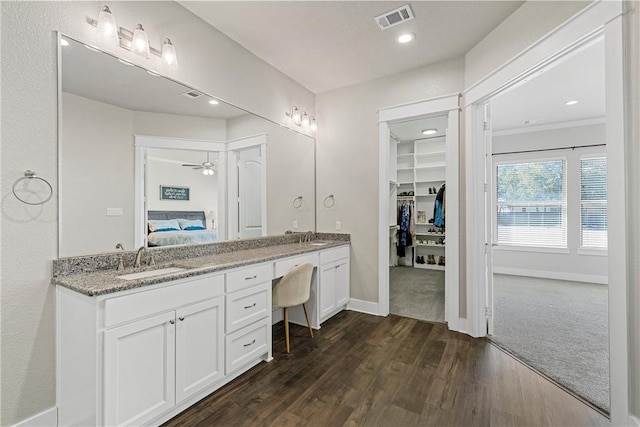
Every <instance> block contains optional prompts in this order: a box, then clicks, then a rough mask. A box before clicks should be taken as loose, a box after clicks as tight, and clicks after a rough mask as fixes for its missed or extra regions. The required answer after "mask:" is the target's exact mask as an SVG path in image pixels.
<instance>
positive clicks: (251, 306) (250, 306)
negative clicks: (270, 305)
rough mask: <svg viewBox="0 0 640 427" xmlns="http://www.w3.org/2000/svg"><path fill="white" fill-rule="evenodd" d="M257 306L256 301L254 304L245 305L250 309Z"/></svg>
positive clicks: (246, 308)
mask: <svg viewBox="0 0 640 427" xmlns="http://www.w3.org/2000/svg"><path fill="white" fill-rule="evenodd" d="M255 306H256V303H255V302H254V303H253V304H251V305H245V306H244V309H245V310H248V309H250V308H253V307H255Z"/></svg>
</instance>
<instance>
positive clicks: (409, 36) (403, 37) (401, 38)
mask: <svg viewBox="0 0 640 427" xmlns="http://www.w3.org/2000/svg"><path fill="white" fill-rule="evenodd" d="M415 38H416V35H415V34H413V33H408V34H401V35H400V36H398V38H397V39H396V40H397V41H398V43H409V42H410V41H411V40H413V39H415Z"/></svg>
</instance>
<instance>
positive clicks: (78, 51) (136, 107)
mask: <svg viewBox="0 0 640 427" xmlns="http://www.w3.org/2000/svg"><path fill="white" fill-rule="evenodd" d="M67 41H68V42H69V45H68V46H63V47H62V90H63V91H64V92H68V93H72V94H75V95H79V96H82V97H85V98H89V99H93V100H96V101H99V102H103V103H106V104H111V105H115V106H118V107H121V108H126V109H128V110H133V111H146V112H151V113H164V114H177V115H182V116H195V117H205V118H217V119H232V118H235V117H239V116H243V115H245V114H247V112H246V111H243V110H241V109H239V108H236V107H233V106H231V105H229V104H225V103H223V102H222V101H220V103H219V104H218V105H211V104H209V100H211V99H212V97H210V96H207V95H203V96H201V97H198V98H194V99H191V98H187V97H186V96H183V95H182V94H183V93H184V92H187V91H189V90H191V88H190V87H188V86H184V85H181V84H180V83H176V82H174V81H172V80H169V79H165V78H163V77H159V76H152V75H151V74H149V73H148V72H147V71H146V70H144V69H143V68H140V67H138V66H132V65H125V64H123V63H122V62H120V61H119V60H118V59H117V58H115V57H113V56H111V55H109V54H106V53H104V52H99V51H93V50H89V49H87V48H86V47H85V46H84V45H83V44H82V43H79V42H77V41H74V40H72V39H67Z"/></svg>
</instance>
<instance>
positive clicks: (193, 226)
mask: <svg viewBox="0 0 640 427" xmlns="http://www.w3.org/2000/svg"><path fill="white" fill-rule="evenodd" d="M178 223H179V224H180V228H182V229H183V230H186V231H190V230H206V228H205V227H204V225H203V224H202V221H201V220H199V219H181V218H178Z"/></svg>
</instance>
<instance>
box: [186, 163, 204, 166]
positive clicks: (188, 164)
mask: <svg viewBox="0 0 640 427" xmlns="http://www.w3.org/2000/svg"><path fill="white" fill-rule="evenodd" d="M182 166H202V165H193V164H190V163H183V164H182Z"/></svg>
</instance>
